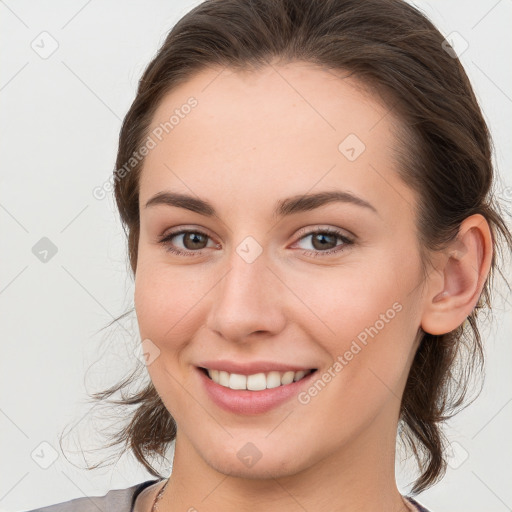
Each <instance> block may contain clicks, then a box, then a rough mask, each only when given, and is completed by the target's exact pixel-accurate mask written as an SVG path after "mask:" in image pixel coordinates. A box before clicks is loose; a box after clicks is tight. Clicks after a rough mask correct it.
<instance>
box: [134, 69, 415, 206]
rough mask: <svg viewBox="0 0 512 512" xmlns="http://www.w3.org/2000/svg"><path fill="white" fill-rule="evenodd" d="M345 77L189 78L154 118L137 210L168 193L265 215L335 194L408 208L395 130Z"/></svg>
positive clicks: (227, 72) (209, 74) (321, 72)
mask: <svg viewBox="0 0 512 512" xmlns="http://www.w3.org/2000/svg"><path fill="white" fill-rule="evenodd" d="M348 75H349V74H348V73H343V72H340V71H336V72H334V71H332V70H326V69H323V68H320V67H318V66H316V65H313V64H309V63H297V62H295V63H290V64H286V65H279V66H278V65H273V66H266V67H265V68H262V69H260V70H257V71H234V70H231V69H227V68H213V69H207V70H203V71H201V72H199V73H197V74H196V75H195V76H194V77H192V78H191V79H190V80H188V81H187V82H185V83H183V84H181V85H180V86H179V87H177V88H176V89H174V90H173V91H171V92H170V93H169V94H167V96H165V97H164V99H163V100H162V101H161V103H160V105H159V107H158V109H157V110H156V112H155V115H154V117H153V120H152V123H151V126H150V129H149V131H148V133H149V134H151V133H155V130H157V132H156V133H160V138H161V140H157V139H158V137H155V136H153V138H154V139H155V141H156V145H155V147H154V148H153V149H152V150H151V151H150V153H149V154H148V155H147V156H146V158H145V162H144V166H143V171H142V175H141V182H140V202H141V204H143V203H144V202H145V200H147V199H148V198H149V197H150V196H151V195H153V194H155V193H157V192H160V191H162V190H166V189H167V190H173V191H179V192H184V193H191V192H192V193H193V194H196V195H198V196H201V197H203V196H205V197H208V198H209V199H210V198H212V197H213V198H214V197H217V198H218V205H219V210H221V209H222V204H225V205H226V204H231V203H233V201H234V200H236V201H239V202H240V204H243V206H244V207H245V208H247V207H252V208H261V207H262V206H263V205H265V204H268V207H269V208H271V204H273V202H274V199H275V198H277V197H282V196H284V195H294V194H301V193H306V192H308V191H319V190H326V189H329V188H334V187H335V188H337V189H339V188H343V189H344V190H348V191H351V192H354V193H357V194H359V195H362V196H364V197H365V198H367V199H368V200H369V201H370V202H372V200H373V202H381V199H382V195H383V192H384V194H388V196H389V197H390V199H391V201H392V202H393V203H394V207H395V208H396V207H397V200H402V201H403V199H404V198H405V199H406V201H405V202H406V203H410V202H411V201H412V200H413V199H412V192H411V191H410V190H408V188H407V187H405V186H404V184H403V183H402V182H401V181H399V179H398V177H397V175H396V165H397V164H396V160H395V158H394V147H395V146H396V139H395V135H394V129H395V128H396V126H397V120H396V119H395V117H394V116H393V114H392V113H391V111H390V108H388V106H387V105H386V104H384V103H383V102H382V101H380V100H379V99H377V98H376V97H374V96H372V95H371V94H370V93H369V92H368V90H367V89H366V88H364V87H362V85H361V84H360V83H359V82H357V81H356V80H355V79H354V78H352V77H349V76H348ZM191 98H193V100H192V101H191ZM190 104H193V105H195V106H193V107H192V108H190V107H187V105H190ZM171 118H172V119H171ZM170 120H171V122H170ZM406 196H408V198H407V197H406ZM389 206H391V205H389ZM383 207H386V205H383ZM404 207H406V208H407V207H408V205H407V204H404Z"/></svg>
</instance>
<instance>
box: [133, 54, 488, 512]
mask: <svg viewBox="0 0 512 512" xmlns="http://www.w3.org/2000/svg"><path fill="white" fill-rule="evenodd" d="M190 96H194V97H195V98H196V99H197V100H198V105H197V107H195V108H194V109H193V110H192V111H191V112H190V114H188V115H187V116H185V117H184V118H183V119H180V122H179V124H178V125H177V126H175V127H174V129H173V130H172V131H170V133H169V134H168V135H166V136H165V137H164V138H163V140H162V141H161V142H160V143H159V144H158V145H157V146H156V147H155V148H154V149H152V150H151V152H150V153H149V154H148V155H147V157H146V159H145V162H144V167H143V171H142V175H141V181H140V196H139V204H140V219H141V230H140V239H139V247H138V264H137V269H136V281H135V308H136V312H137V318H138V322H139V328H140V334H141V339H149V340H151V343H152V344H154V346H156V347H158V350H159V351H160V352H159V355H158V357H156V359H155V360H154V361H153V362H151V364H149V365H148V371H149V374H150V377H151V379H152V382H153V384H154V386H155V388H156V390H157V391H158V393H159V395H160V396H161V398H162V400H163V402H164V404H165V406H166V407H167V409H168V410H169V412H170V413H171V415H172V416H173V417H174V418H175V420H176V422H177V425H178V434H177V438H176V448H175V456H174V461H173V471H172V474H171V477H170V481H169V485H168V487H167V489H166V491H165V493H164V496H163V498H162V500H161V501H160V502H159V510H160V511H166V512H171V511H172V512H174V511H178V510H180V511H186V510H193V509H191V507H194V508H195V509H196V510H199V511H201V512H203V511H216V510H217V511H218V510H223V511H225V512H230V511H234V510H236V511H249V510H250V511H266V512H269V511H282V510H287V511H303V510H315V511H317V512H321V511H327V510H329V511H332V510H336V511H340V512H341V511H343V512H345V511H370V510H372V511H374V510H388V511H400V510H401V511H403V510H408V508H407V505H406V504H405V503H404V500H403V498H402V496H401V495H400V493H399V491H398V489H397V486H396V483H395V478H394V467H395V443H396V429H397V422H398V415H399V407H400V398H401V396H402V394H403V389H404V386H405V383H406V379H407V375H408V372H409V369H410V365H411V363H412V359H413V356H414V353H415V351H416V349H417V346H418V332H419V329H420V327H422V328H423V329H424V330H426V331H427V332H432V333H444V332H448V331H450V330H452V329H454V328H456V327H457V326H458V325H460V324H461V323H462V322H463V321H464V319H465V318H466V317H467V316H468V315H469V314H470V312H471V310H472V309H473V307H474V305H475V304H476V302H477V300H478V297H479V294H480V292H481V289H482V286H483V284H484V281H485V277H486V275H487V273H488V271H489V266H490V259H491V252H492V249H491V238H490V232H489V228H488V224H487V222H485V220H484V219H483V217H481V216H479V215H474V216H472V217H469V218H467V219H466V220H465V222H464V223H463V224H462V226H461V230H460V237H459V240H458V242H457V243H458V245H457V249H458V252H450V250H446V251H442V252H440V253H438V254H436V255H433V256H434V257H433V261H434V264H435V266H434V267H433V268H431V269H429V273H428V275H427V277H426V278H425V279H424V276H423V274H422V272H421V260H420V253H419V247H418V236H417V231H416V227H415V220H416V213H415V212H416V204H417V197H416V195H415V193H414V192H413V191H412V190H411V189H410V188H409V187H408V186H407V185H406V184H404V183H403V182H402V181H401V180H400V179H399V177H398V175H397V173H396V165H397V164H396V161H395V158H394V155H393V153H392V148H393V147H394V145H395V135H394V129H395V128H396V125H397V123H398V122H399V121H398V120H396V119H395V118H394V117H393V115H392V114H391V113H390V112H389V110H388V108H387V107H386V105H384V104H383V103H382V102H381V101H380V100H379V99H378V98H376V97H375V96H372V95H371V94H370V93H369V92H366V91H365V89H364V88H362V87H361V85H360V84H358V83H357V82H356V81H355V80H354V79H351V78H350V79H349V78H343V74H342V73H337V74H336V73H333V72H332V71H327V70H325V69H322V68H319V67H317V66H314V65H312V64H308V63H298V62H294V63H289V64H286V65H283V64H280V65H277V64H276V65H270V66H266V67H265V68H262V69H260V70H258V71H244V72H239V71H237V72H235V71H233V70H228V69H224V70H221V69H220V68H218V69H209V70H204V71H201V72H199V73H198V74H197V75H195V76H194V77H193V78H192V79H190V80H189V81H187V82H186V83H184V84H181V85H180V86H179V87H178V88H176V89H174V90H173V91H171V92H170V93H169V94H168V95H167V96H166V97H165V98H164V99H163V101H162V102H161V104H160V105H159V108H158V109H157V111H156V113H155V115H154V118H153V123H152V127H156V126H158V125H159V123H161V122H165V121H166V120H168V119H169V117H170V115H172V113H173V111H174V110H175V109H176V108H179V107H180V106H181V105H183V104H184V103H186V101H187V99H188V98H189V97H190ZM349 134H356V135H357V137H358V138H359V139H360V140H361V141H363V143H364V144H365V146H366V149H365V150H364V152H362V153H361V154H360V156H359V157H358V158H356V159H355V160H354V161H349V160H348V159H347V158H346V157H345V156H344V155H343V154H342V153H341V152H340V151H339V149H338V145H339V144H340V142H342V141H343V140H344V139H345V138H346V137H347V135H349ZM328 190H344V191H349V192H351V193H352V194H354V195H357V196H358V197H360V198H363V199H364V200H365V201H367V202H369V203H370V204H371V205H373V207H374V208H375V209H376V211H377V212H374V211H372V210H371V209H369V208H364V207H361V206H358V205H355V204H350V203H341V202H332V203H329V204H327V205H324V206H322V207H320V208H318V209H315V210H311V211H306V212H301V213H298V214H295V215H292V216H289V217H283V218H280V219H274V218H272V211H273V208H274V206H275V204H276V202H277V201H279V200H281V199H284V198H287V197H291V196H295V195H303V194H306V193H315V192H320V191H328ZM162 191H173V192H180V193H186V194H191V195H193V196H195V197H199V198H201V199H204V200H206V201H208V202H209V203H211V204H212V206H213V207H214V208H215V210H216V212H217V216H213V217H207V216H204V215H201V214H199V213H196V212H192V211H189V210H186V209H184V208H178V207H175V206H168V205H155V206H152V207H148V208H146V207H145V205H146V202H147V201H148V200H149V199H150V198H151V197H153V196H154V195H155V194H157V193H159V192H162ZM180 227H182V228H187V229H191V230H198V231H200V232H202V233H205V234H206V235H207V236H208V237H209V238H205V239H202V245H201V241H200V243H199V245H196V246H194V245H193V244H191V242H190V240H188V241H187V240H184V237H183V236H182V235H178V236H175V237H174V238H173V239H172V245H173V246H174V247H175V248H177V249H181V250H182V251H186V252H187V251H188V252H189V253H193V252H194V251H196V253H197V252H199V255H195V256H184V255H181V256H180V255H175V254H172V253H170V252H168V251H166V247H165V246H164V245H163V244H162V243H159V237H161V236H162V235H165V234H166V233H169V231H170V230H171V228H173V229H174V228H180ZM325 227H331V228H338V229H339V230H340V231H342V233H343V234H345V235H351V236H352V239H353V240H354V243H353V244H351V245H346V246H344V248H343V250H341V251H339V252H337V253H334V254H330V255H322V254H321V252H322V249H321V248H318V247H319V245H313V236H311V235H308V234H307V233H303V234H300V233H299V230H300V229H301V228H308V232H311V231H314V230H315V229H316V230H321V228H325ZM176 230H177V231H178V230H179V229H176ZM247 236H251V237H253V238H254V239H255V240H256V241H257V243H258V244H259V246H260V247H261V249H262V253H261V254H260V255H259V256H258V257H257V258H256V259H255V261H254V262H252V263H248V262H247V261H245V260H244V259H243V258H242V257H240V255H239V254H238V253H237V252H236V249H237V247H238V246H239V245H240V244H241V243H242V241H244V239H245V238H246V237H247ZM327 242H328V243H329V244H330V245H328V246H327V249H332V248H333V247H334V245H335V244H338V245H337V247H336V248H338V249H339V248H340V246H341V244H343V242H342V240H340V239H339V238H336V237H328V238H327ZM169 244H171V242H168V245H169ZM185 244H186V245H185ZM195 247H197V248H195ZM305 251H311V252H317V253H320V254H319V255H318V256H317V257H314V256H311V255H308V254H305ZM393 304H399V305H400V307H401V309H400V311H399V312H396V314H395V315H394V317H393V319H391V320H389V321H388V322H386V323H385V326H384V327H383V328H381V329H379V330H378V334H377V335H375V336H374V337H373V338H369V339H368V343H367V345H366V346H362V350H360V351H359V352H358V353H357V355H355V356H354V357H353V358H352V359H351V360H350V361H349V362H348V364H347V365H346V366H344V367H343V369H342V371H340V372H338V373H337V374H336V376H335V378H333V379H332V380H331V381H330V382H329V383H328V384H327V385H326V386H325V387H324V388H323V389H322V390H321V392H319V393H318V394H317V395H316V396H315V397H313V398H312V399H311V401H310V402H309V403H307V404H303V403H300V402H299V400H298V399H296V398H295V397H294V398H293V399H291V400H288V401H287V402H285V403H284V404H282V405H280V406H279V407H277V408H275V409H273V410H271V411H269V412H267V413H264V414H260V415H256V416H244V415H237V414H234V413H231V412H227V411H224V410H222V409H220V408H219V407H218V406H217V405H215V404H214V403H213V402H211V401H210V400H209V398H208V396H207V395H206V393H205V392H204V390H203V388H202V386H201V385H200V384H201V382H200V381H199V378H198V375H197V373H196V370H195V365H196V364H197V363H198V362H199V361H201V360H205V359H220V358H226V359H233V360H239V361H254V360H258V359H259V360H261V359H268V360H273V361H278V362H284V363H290V364H297V365H301V366H305V367H311V368H317V369H318V375H320V376H321V375H322V374H323V373H325V372H326V371H328V368H329V367H332V365H333V362H334V361H335V360H336V358H337V357H338V356H340V355H341V356H343V354H344V353H345V352H346V351H347V350H349V349H350V346H351V343H352V342H353V340H355V339H357V336H358V334H360V333H361V332H363V331H364V330H365V328H368V327H369V326H373V325H375V324H376V321H377V320H379V318H382V317H381V316H380V315H382V314H386V311H388V310H389V309H390V308H392V307H393ZM306 389H307V388H306ZM248 442H251V443H253V444H254V445H255V446H256V447H257V449H258V450H259V452H260V453H261V455H262V456H261V458H260V459H259V460H258V462H257V463H256V464H254V465H253V466H252V467H246V466H245V465H244V464H242V463H241V461H240V460H239V458H238V457H237V452H238V451H239V450H240V449H241V448H242V447H243V446H244V445H246V443H248ZM161 485H162V484H159V485H158V486H153V487H152V488H150V489H148V491H147V492H146V493H144V494H143V496H141V499H140V500H138V504H137V507H138V510H139V511H142V510H144V511H149V510H150V509H151V503H152V501H153V499H154V496H155V494H156V492H157V490H158V488H159V487H161Z"/></svg>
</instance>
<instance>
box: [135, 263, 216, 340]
mask: <svg viewBox="0 0 512 512" xmlns="http://www.w3.org/2000/svg"><path fill="white" fill-rule="evenodd" d="M207 292H208V286H207V284H206V280H205V279H201V277H200V276H198V272H197V270H196V271H194V270H193V266H190V267H188V269H183V268H181V269H180V270H179V271H177V270H176V269H175V268H174V269H173V268H171V267H169V266H165V265H158V264H156V263H154V262H153V263H151V264H149V263H148V264H147V265H145V264H144V263H142V264H141V266H140V267H138V268H137V274H136V278H135V292H134V303H135V310H136V313H137V320H138V323H139V329H140V335H141V337H142V339H145V338H149V339H151V340H153V341H154V342H155V343H157V344H162V343H165V344H166V346H169V345H168V344H169V343H170V344H173V343H179V340H186V339H187V338H188V337H189V336H190V335H192V331H191V326H192V324H193V323H196V324H197V319H196V318H195V315H197V314H198V312H199V311H200V308H198V305H199V304H200V302H201V300H202V299H204V297H205V295H206V294H207ZM175 348H176V347H175Z"/></svg>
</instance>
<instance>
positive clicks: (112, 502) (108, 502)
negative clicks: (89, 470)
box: [27, 480, 159, 512]
mask: <svg viewBox="0 0 512 512" xmlns="http://www.w3.org/2000/svg"><path fill="white" fill-rule="evenodd" d="M155 482H159V480H146V481H145V482H142V483H140V484H135V485H132V486H131V487H127V488H126V489H114V490H112V491H109V492H107V494H105V495H104V496H89V497H82V498H75V499H73V500H70V501H65V502H62V503H57V504H56V505H49V506H46V507H42V508H36V509H33V510H28V511H27V512H131V511H132V510H133V504H134V503H135V500H136V498H137V496H139V494H140V493H141V492H142V491H143V490H144V489H146V488H147V487H149V486H150V485H152V484H154V483H155Z"/></svg>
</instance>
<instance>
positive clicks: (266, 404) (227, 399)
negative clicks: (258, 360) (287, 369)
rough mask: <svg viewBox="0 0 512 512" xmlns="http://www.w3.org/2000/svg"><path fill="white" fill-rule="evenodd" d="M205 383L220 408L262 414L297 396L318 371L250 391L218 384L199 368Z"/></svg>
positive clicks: (242, 412) (209, 394) (234, 411)
mask: <svg viewBox="0 0 512 512" xmlns="http://www.w3.org/2000/svg"><path fill="white" fill-rule="evenodd" d="M197 371H198V372H199V376H200V378H201V380H202V382H203V385H204V387H205V389H206V392H207V393H208V396H209V397H210V398H211V399H212V401H213V402H214V403H215V404H217V405H218V406H219V407H220V408H222V409H224V410H226V411H229V412H233V413H236V414H262V413H265V412H267V411H270V410H271V409H273V408H274V407H277V406H278V405H280V404H282V403H283V402H286V401H287V400H289V399H290V398H292V397H293V396H296V395H297V394H298V392H299V390H300V388H301V387H303V386H305V385H307V384H309V381H310V380H311V379H312V377H313V375H314V374H315V373H316V372H311V373H309V374H308V375H306V376H305V377H304V378H302V379H300V380H298V381H296V382H292V383H291V384H286V385H284V386H278V387H277V388H271V389H262V390H261V391H250V390H247V389H245V390H244V389H239V390H235V389H231V388H227V387H225V386H221V385H220V384H217V383H216V382H214V381H213V380H212V379H210V378H209V377H208V376H207V375H206V374H205V373H204V372H203V370H200V369H199V368H197Z"/></svg>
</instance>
